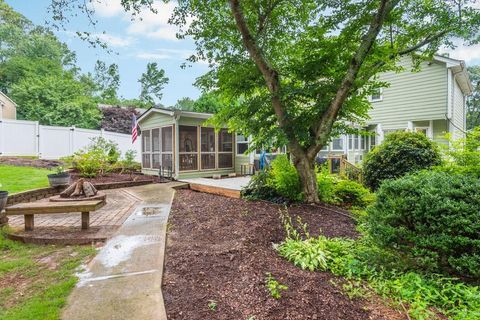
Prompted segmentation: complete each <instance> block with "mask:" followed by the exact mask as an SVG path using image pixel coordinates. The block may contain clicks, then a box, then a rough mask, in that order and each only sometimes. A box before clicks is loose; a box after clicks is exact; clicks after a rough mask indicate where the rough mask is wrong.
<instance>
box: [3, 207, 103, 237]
mask: <svg viewBox="0 0 480 320" xmlns="http://www.w3.org/2000/svg"><path fill="white" fill-rule="evenodd" d="M104 205H105V201H103V200H94V201H90V200H89V201H69V202H30V203H19V204H16V205H13V206H11V207H6V208H5V212H6V214H7V216H19V215H23V216H25V231H32V230H33V226H34V218H33V217H34V215H35V214H55V213H70V212H81V213H82V229H83V230H86V229H88V228H89V226H90V212H91V211H95V210H98V209H100V208H101V207H103V206H104Z"/></svg>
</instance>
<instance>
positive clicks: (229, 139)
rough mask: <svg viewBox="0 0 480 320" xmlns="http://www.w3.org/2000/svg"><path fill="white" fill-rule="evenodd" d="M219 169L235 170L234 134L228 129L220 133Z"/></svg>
mask: <svg viewBox="0 0 480 320" xmlns="http://www.w3.org/2000/svg"><path fill="white" fill-rule="evenodd" d="M218 168H222V169H226V168H233V134H231V133H229V132H228V130H227V129H221V130H220V131H219V133H218Z"/></svg>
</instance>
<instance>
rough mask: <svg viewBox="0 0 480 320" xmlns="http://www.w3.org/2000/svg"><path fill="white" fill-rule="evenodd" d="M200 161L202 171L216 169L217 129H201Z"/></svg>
mask: <svg viewBox="0 0 480 320" xmlns="http://www.w3.org/2000/svg"><path fill="white" fill-rule="evenodd" d="M200 161H201V168H202V170H209V169H215V129H213V128H206V127H201V128H200Z"/></svg>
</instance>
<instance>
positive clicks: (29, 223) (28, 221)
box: [25, 214, 34, 231]
mask: <svg viewBox="0 0 480 320" xmlns="http://www.w3.org/2000/svg"><path fill="white" fill-rule="evenodd" d="M33 225H34V223H33V214H26V215H25V231H33Z"/></svg>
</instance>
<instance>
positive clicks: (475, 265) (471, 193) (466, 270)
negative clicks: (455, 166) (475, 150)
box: [367, 171, 480, 278]
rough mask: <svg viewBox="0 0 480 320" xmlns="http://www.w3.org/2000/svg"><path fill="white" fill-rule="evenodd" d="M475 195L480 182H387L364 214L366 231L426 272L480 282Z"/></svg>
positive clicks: (432, 176) (441, 178)
mask: <svg viewBox="0 0 480 320" xmlns="http://www.w3.org/2000/svg"><path fill="white" fill-rule="evenodd" d="M479 190H480V180H479V179H477V178H475V177H469V176H465V175H458V174H448V173H444V172H432V171H429V172H427V171H423V172H420V173H417V174H412V175H408V176H405V177H403V178H400V179H398V180H391V181H386V182H384V183H383V184H382V186H381V187H380V189H379V190H378V192H377V200H376V202H375V204H374V205H373V206H372V207H370V208H369V209H368V211H367V212H368V215H367V228H368V230H369V233H370V234H371V236H372V238H373V239H374V240H375V241H376V242H377V243H378V244H379V245H381V246H384V247H390V248H395V249H398V250H400V251H401V252H404V253H406V254H409V255H411V256H413V258H414V259H415V260H416V262H417V263H418V264H420V265H422V266H423V267H424V268H429V269H431V270H434V271H437V270H440V271H443V272H448V273H452V274H458V275H462V276H469V277H476V278H480V192H479Z"/></svg>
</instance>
